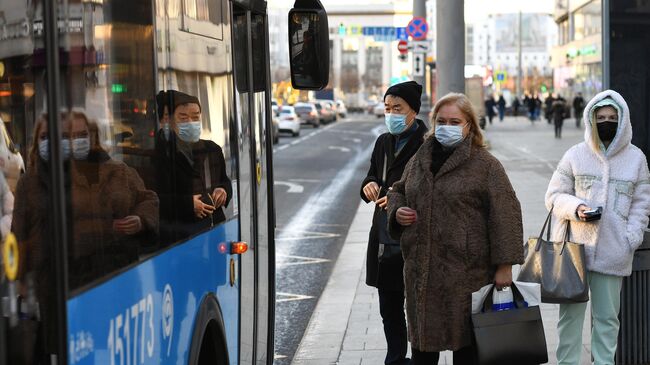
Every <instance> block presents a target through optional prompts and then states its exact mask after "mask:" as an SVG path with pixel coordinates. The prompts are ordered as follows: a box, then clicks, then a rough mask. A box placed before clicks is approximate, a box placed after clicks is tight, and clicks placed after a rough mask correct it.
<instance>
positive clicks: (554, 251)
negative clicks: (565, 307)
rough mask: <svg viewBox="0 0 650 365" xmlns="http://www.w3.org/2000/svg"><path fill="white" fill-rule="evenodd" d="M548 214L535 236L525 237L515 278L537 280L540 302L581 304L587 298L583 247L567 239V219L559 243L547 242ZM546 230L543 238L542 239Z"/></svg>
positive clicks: (549, 226)
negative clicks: (522, 260)
mask: <svg viewBox="0 0 650 365" xmlns="http://www.w3.org/2000/svg"><path fill="white" fill-rule="evenodd" d="M552 213H553V209H551V211H550V212H549V213H548V217H546V221H545V222H544V226H543V227H542V231H541V232H540V234H539V237H531V238H529V239H528V242H527V243H526V247H525V250H524V251H525V255H524V256H525V258H526V259H525V261H524V264H523V265H521V270H520V271H519V276H518V278H517V280H519V281H525V282H530V283H538V284H540V286H541V289H542V302H544V303H582V302H586V301H588V300H589V283H588V282H587V265H586V261H585V247H584V245H583V244H581V243H575V242H570V241H569V238H570V235H571V222H567V227H566V230H565V233H564V240H563V241H562V242H551V240H550V236H551V215H552ZM544 229H546V238H545V239H544V238H542V235H543V234H544Z"/></svg>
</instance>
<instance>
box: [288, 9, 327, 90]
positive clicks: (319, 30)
mask: <svg viewBox="0 0 650 365" xmlns="http://www.w3.org/2000/svg"><path fill="white" fill-rule="evenodd" d="M289 58H290V64H291V84H292V85H293V87H294V88H295V89H306V90H320V89H323V88H324V87H325V86H327V84H328V82H329V71H330V70H329V68H330V42H329V27H328V25H327V13H326V12H325V9H324V8H323V5H321V3H320V0H296V3H295V4H294V8H293V9H291V10H290V11H289Z"/></svg>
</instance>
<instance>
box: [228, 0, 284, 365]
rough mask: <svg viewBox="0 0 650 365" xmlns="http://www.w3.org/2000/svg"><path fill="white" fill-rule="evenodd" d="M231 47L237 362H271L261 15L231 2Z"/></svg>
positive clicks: (266, 101)
mask: <svg viewBox="0 0 650 365" xmlns="http://www.w3.org/2000/svg"><path fill="white" fill-rule="evenodd" d="M233 48H234V52H233V54H234V57H235V62H234V64H235V85H236V95H237V118H238V123H239V124H240V138H239V141H240V143H241V144H240V151H239V154H240V165H239V166H240V179H241V180H240V204H241V206H242V209H243V207H244V206H247V207H250V209H251V210H250V211H251V214H250V215H249V216H248V217H244V216H243V215H242V217H241V226H240V227H241V238H242V240H243V241H246V242H248V244H249V250H250V251H251V252H250V254H249V255H248V256H246V255H244V256H242V259H241V315H242V317H241V325H240V326H241V327H240V345H241V347H240V360H241V363H242V364H269V363H272V361H273V351H272V350H273V336H272V334H273V321H274V316H273V311H274V307H273V302H274V296H273V295H274V294H273V286H274V281H275V273H274V260H275V258H274V252H273V251H274V246H273V230H274V223H273V208H272V207H273V205H272V200H273V199H272V193H270V192H271V190H272V183H271V182H270V181H271V175H270V174H271V171H270V168H269V167H270V166H271V164H270V158H271V157H270V153H269V151H270V150H269V144H270V143H271V139H269V138H267V135H268V133H269V131H268V130H267V125H268V124H267V122H268V119H267V118H269V116H270V114H269V110H270V109H271V108H270V103H269V94H268V90H269V86H268V78H267V75H268V44H267V34H266V16H265V15H264V14H263V12H262V13H255V12H251V11H249V10H246V9H244V8H243V7H240V6H238V5H237V4H234V5H233Z"/></svg>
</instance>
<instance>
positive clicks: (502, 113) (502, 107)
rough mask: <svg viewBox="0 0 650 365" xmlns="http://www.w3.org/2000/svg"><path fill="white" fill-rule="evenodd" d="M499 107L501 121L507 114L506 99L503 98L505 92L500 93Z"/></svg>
mask: <svg viewBox="0 0 650 365" xmlns="http://www.w3.org/2000/svg"><path fill="white" fill-rule="evenodd" d="M497 108H498V110H499V122H503V117H504V116H505V115H506V99H504V98H503V94H500V95H499V101H497Z"/></svg>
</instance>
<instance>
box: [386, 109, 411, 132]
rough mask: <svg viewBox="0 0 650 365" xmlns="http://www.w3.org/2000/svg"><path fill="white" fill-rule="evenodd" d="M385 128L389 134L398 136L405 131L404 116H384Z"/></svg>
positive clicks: (387, 114) (389, 114) (388, 114)
mask: <svg viewBox="0 0 650 365" xmlns="http://www.w3.org/2000/svg"><path fill="white" fill-rule="evenodd" d="M385 118H386V119H385V122H386V128H388V131H389V132H390V134H400V133H402V132H404V131H405V130H406V114H391V113H386V114H385Z"/></svg>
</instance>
